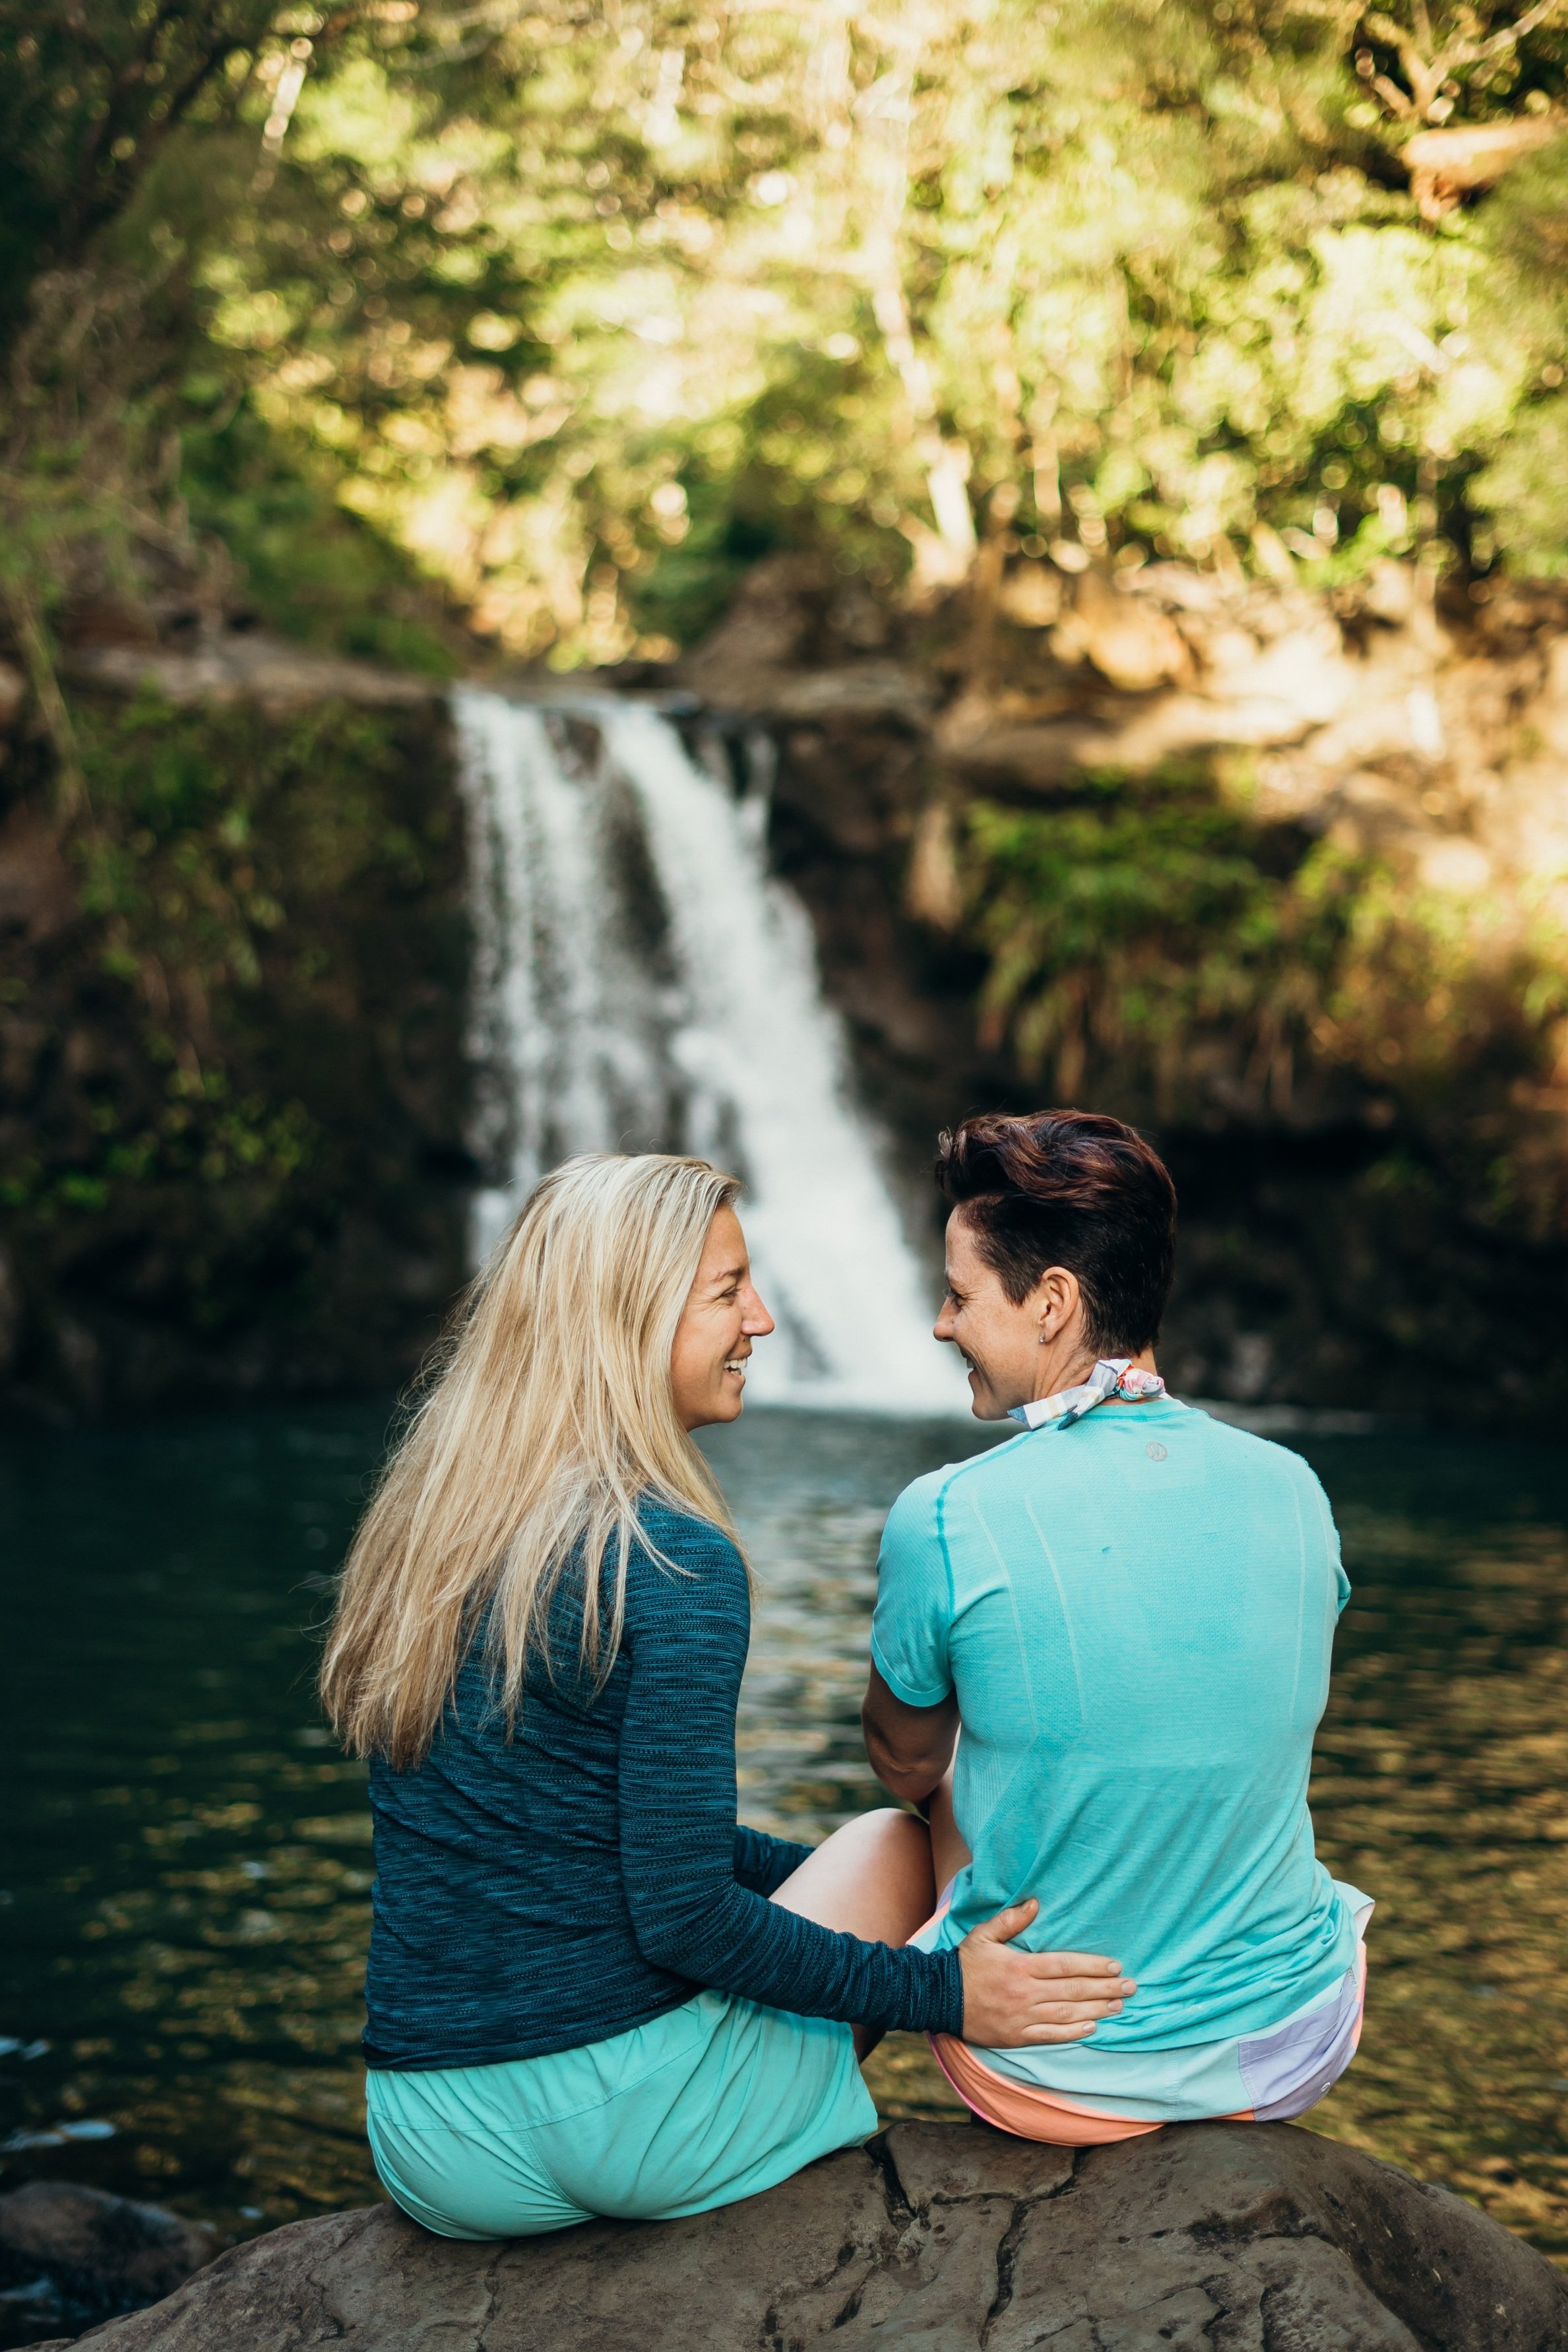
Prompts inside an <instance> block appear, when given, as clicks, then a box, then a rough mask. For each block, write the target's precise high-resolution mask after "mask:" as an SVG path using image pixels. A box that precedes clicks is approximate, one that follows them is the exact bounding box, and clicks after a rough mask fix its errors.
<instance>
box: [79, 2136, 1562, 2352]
mask: <svg viewBox="0 0 1568 2352" xmlns="http://www.w3.org/2000/svg"><path fill="white" fill-rule="evenodd" d="M81 2340H82V2341H84V2342H87V2343H90V2344H92V2345H93V2346H94V2347H95V2352H242V2347H243V2352H302V2348H303V2347H306V2346H316V2345H321V2344H325V2343H329V2342H330V2343H332V2344H335V2345H340V2346H344V2347H351V2352H404V2347H407V2352H414V2347H418V2352H799V2347H806V2346H808V2345H821V2346H822V2347H823V2352H870V2347H875V2346H884V2345H885V2346H888V2347H894V2346H896V2347H898V2352H1026V2347H1033V2346H1050V2347H1051V2352H1144V2348H1145V2347H1148V2352H1563V2347H1568V2281H1565V2280H1564V2279H1563V2278H1562V2277H1560V2276H1559V2275H1558V2273H1556V2272H1555V2271H1554V2270H1552V2267H1551V2265H1550V2264H1549V2263H1546V2262H1545V2261H1543V2260H1542V2257H1541V2255H1539V2254H1537V2253H1535V2252H1532V2251H1531V2248H1529V2247H1528V2246H1525V2245H1522V2244H1521V2243H1520V2242H1519V2241H1518V2240H1517V2239H1514V2238H1511V2237H1510V2236H1509V2234H1508V2232H1507V2231H1504V2230H1501V2229H1500V2228H1499V2227H1498V2225H1497V2223H1496V2222H1494V2221H1488V2220H1487V2219H1486V2218H1485V2216H1484V2215H1482V2214H1480V2213H1478V2212H1476V2211H1475V2210H1473V2208H1471V2207H1470V2206H1469V2205H1466V2204H1464V2203H1462V2202H1461V2200H1459V2199H1458V2198H1457V2197H1452V2196H1449V2195H1448V2193H1447V2192H1446V2191H1444V2190H1442V2189H1425V2188H1422V2187H1420V2186H1419V2185H1418V2184H1417V2183H1416V2181H1414V2180H1410V2179H1406V2176H1405V2175H1404V2174H1403V2173H1400V2172H1395V2171H1392V2170H1391V2169H1390V2168H1388V2167H1387V2166H1386V2165H1383V2164H1378V2163H1376V2162H1375V2161H1374V2160H1373V2159H1372V2158H1370V2157H1365V2156H1360V2155H1357V2154H1356V2153H1355V2152H1354V2150H1352V2149H1350V2148H1345V2147H1338V2146H1336V2145H1335V2144H1334V2143H1333V2141H1331V2140H1325V2139H1320V2138H1318V2137H1315V2136H1314V2135H1313V2134H1312V2133H1311V2132H1306V2131H1299V2130H1296V2129H1293V2128H1292V2127H1291V2126H1287V2125H1279V2124H1273V2125H1254V2126H1245V2125H1227V2124H1200V2125H1195V2126H1189V2127H1186V2128H1185V2129H1178V2130H1172V2131H1166V2132H1162V2133H1160V2134H1159V2135H1158V2136H1157V2137H1154V2138H1151V2139H1145V2140H1136V2141H1132V2142H1130V2143H1128V2144H1126V2145H1125V2146H1123V2147H1108V2148H1096V2149H1092V2150H1091V2151H1089V2152H1087V2153H1083V2154H1080V2155H1079V2156H1077V2157H1076V2158H1074V2157H1073V2156H1071V2154H1068V2153H1066V2152H1058V2151H1056V2150H1054V2149H1050V2148H1040V2147H1032V2146H1030V2145H1029V2144H1028V2143H1026V2142H1023V2141H1019V2140H1012V2139H1006V2138H1003V2137H1001V2136H1000V2135H999V2134H998V2133H995V2132H991V2131H988V2130H986V2129H984V2128H981V2127H979V2126H966V2125H962V2124H900V2125H897V2126H894V2129H893V2130H891V2131H890V2132H888V2133H887V2134H886V2135H885V2137H883V2138H882V2139H880V2140H877V2141H873V2144H872V2146H871V2147H870V2148H868V2149H865V2150H863V2151H862V2150H856V2151H854V2152H852V2153H848V2154H845V2155H842V2156H837V2157H833V2158H830V2159H829V2160H828V2161H826V2162H825V2163H821V2164H817V2165H813V2166H811V2167H810V2169H809V2170H807V2171H806V2172H803V2173H801V2174H800V2175H799V2176H798V2177H797V2178H796V2179H793V2180H790V2181H787V2182H786V2183H785V2184H784V2186H783V2187H782V2188H780V2189H773V2190H772V2191H770V2192H769V2194H768V2195H767V2196H765V2197H758V2198H753V2199H751V2200H749V2201H748V2202H747V2203H745V2204H742V2205H732V2206H729V2207H727V2209H726V2210H723V2211H721V2212H717V2213H704V2214H701V2215H698V2216H696V2217H695V2219H693V2220H690V2221H670V2222H664V2223H659V2224H653V2225H650V2224H646V2223H643V2224H638V2223H623V2222H595V2223H592V2224H591V2225H589V2226H587V2227H585V2228H582V2229H579V2230H571V2231H566V2232H564V2233H563V2234H561V2235H559V2236H556V2237H550V2238H543V2239H534V2240H531V2241H530V2240H522V2241H518V2242H514V2243H509V2244H504V2245H459V2244H455V2243H453V2242H448V2241H444V2240H441V2239H436V2238H432V2237H429V2236H427V2235H426V2234H425V2233H424V2231H422V2230H419V2229H416V2228H415V2227H414V2225H413V2223H412V2222H410V2221H405V2220H404V2219H403V2218H402V2215H401V2214H399V2213H397V2212H395V2211H393V2210H392V2208H391V2207H388V2206H382V2207H379V2208H376V2209H374V2210H371V2211H368V2212H357V2213H339V2214H333V2215H331V2216H329V2217H328V2218H327V2219H325V2220H322V2221H297V2222H295V2223H293V2224H292V2225H291V2226H290V2227H289V2228H287V2229H284V2230H277V2231H273V2232H272V2234H271V2235H270V2236H269V2237H266V2238H258V2239H256V2241H255V2242H253V2243H252V2244H250V2245H247V2246H240V2247H236V2248H235V2250H234V2251H233V2252H230V2253H226V2254H224V2255H222V2256H221V2257H220V2258H219V2260H218V2261H217V2262H215V2263H213V2264H212V2265H211V2266H210V2268H208V2269H207V2270H205V2271H203V2272H202V2273H200V2274H199V2275H198V2276H197V2277H195V2278H193V2279H192V2280H191V2281H190V2282H189V2284H187V2285H185V2286H183V2287H182V2288H181V2289H180V2290H179V2292H178V2293H177V2294H173V2295H172V2296H170V2298H169V2299H168V2301H167V2302H165V2303H162V2304H160V2305H157V2306H156V2308H154V2309H152V2310H151V2311H143V2312H139V2313H137V2314H135V2315H133V2316H132V2317H131V2318H128V2319H119V2320H114V2321H111V2322H110V2324H109V2325H108V2326H105V2327H99V2328H95V2329H93V2330H92V2331H91V2332H90V2333H89V2336H86V2337H85V2338H83V2339H81Z"/></svg>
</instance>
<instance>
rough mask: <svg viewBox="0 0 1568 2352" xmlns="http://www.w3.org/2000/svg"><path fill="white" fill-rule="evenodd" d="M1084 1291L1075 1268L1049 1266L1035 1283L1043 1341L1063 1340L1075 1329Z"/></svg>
mask: <svg viewBox="0 0 1568 2352" xmlns="http://www.w3.org/2000/svg"><path fill="white" fill-rule="evenodd" d="M1082 1299H1083V1293H1082V1289H1081V1288H1080V1286H1079V1281H1078V1276H1076V1275H1075V1274H1074V1273H1073V1272H1072V1271H1071V1267H1069V1266H1065V1265H1048V1266H1047V1267H1046V1269H1045V1272H1044V1273H1043V1274H1042V1275H1041V1276H1040V1280H1039V1282H1038V1283H1037V1284H1036V1285H1035V1293H1034V1306H1035V1319H1036V1323H1037V1325H1038V1327H1039V1334H1040V1345H1041V1347H1044V1346H1045V1345H1046V1344H1047V1343H1048V1342H1049V1341H1050V1340H1052V1339H1061V1335H1062V1333H1063V1332H1064V1331H1066V1330H1069V1329H1070V1328H1071V1325H1072V1322H1073V1320H1074V1318H1076V1317H1077V1315H1078V1314H1079V1312H1080V1309H1081V1307H1082Z"/></svg>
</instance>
